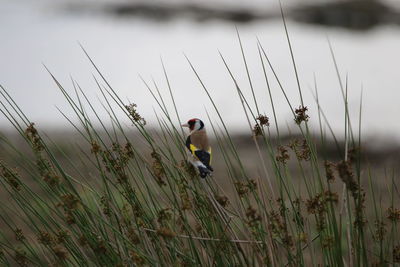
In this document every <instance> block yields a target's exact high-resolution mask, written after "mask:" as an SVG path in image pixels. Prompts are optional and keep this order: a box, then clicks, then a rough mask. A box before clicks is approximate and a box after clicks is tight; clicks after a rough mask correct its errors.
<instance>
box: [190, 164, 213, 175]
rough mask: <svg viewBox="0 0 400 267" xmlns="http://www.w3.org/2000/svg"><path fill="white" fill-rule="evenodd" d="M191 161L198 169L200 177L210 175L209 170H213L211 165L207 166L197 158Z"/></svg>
mask: <svg viewBox="0 0 400 267" xmlns="http://www.w3.org/2000/svg"><path fill="white" fill-rule="evenodd" d="M191 163H192V164H193V166H195V167H196V168H197V169H198V170H199V173H200V177H201V178H206V177H207V176H211V172H212V171H213V169H212V168H211V166H210V167H207V166H206V165H204V164H203V163H202V162H201V161H198V160H196V161H192V162H191Z"/></svg>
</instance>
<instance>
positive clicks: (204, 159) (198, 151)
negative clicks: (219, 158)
mask: <svg viewBox="0 0 400 267" xmlns="http://www.w3.org/2000/svg"><path fill="white" fill-rule="evenodd" d="M182 127H187V128H189V131H190V132H189V135H188V137H187V138H186V144H185V145H186V147H187V148H188V149H189V151H190V153H191V155H192V159H193V160H192V161H191V163H192V164H193V166H195V167H196V168H197V169H198V170H199V173H200V177H201V178H206V177H207V175H209V176H211V173H212V172H213V171H214V170H213V168H212V167H211V159H212V157H211V146H210V142H209V140H208V136H207V132H206V129H205V126H204V122H203V121H202V120H200V119H196V118H194V119H190V120H189V121H188V122H187V123H185V124H182Z"/></svg>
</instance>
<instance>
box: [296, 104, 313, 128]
mask: <svg viewBox="0 0 400 267" xmlns="http://www.w3.org/2000/svg"><path fill="white" fill-rule="evenodd" d="M307 110H308V108H307V107H304V106H303V107H302V106H300V107H299V108H296V110H295V111H294V113H295V114H296V116H295V119H294V121H295V122H296V123H297V124H299V125H300V124H301V122H303V121H308V119H309V118H310V117H309V116H308V115H307V114H306V111H307Z"/></svg>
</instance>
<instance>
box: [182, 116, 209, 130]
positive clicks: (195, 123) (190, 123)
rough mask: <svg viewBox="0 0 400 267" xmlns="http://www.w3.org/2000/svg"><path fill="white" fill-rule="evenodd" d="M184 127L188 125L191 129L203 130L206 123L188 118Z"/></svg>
mask: <svg viewBox="0 0 400 267" xmlns="http://www.w3.org/2000/svg"><path fill="white" fill-rule="evenodd" d="M182 127H188V128H189V130H190V131H195V130H201V129H203V128H204V123H203V122H202V121H201V120H199V119H196V118H194V119H191V120H188V122H187V123H186V124H183V125H182Z"/></svg>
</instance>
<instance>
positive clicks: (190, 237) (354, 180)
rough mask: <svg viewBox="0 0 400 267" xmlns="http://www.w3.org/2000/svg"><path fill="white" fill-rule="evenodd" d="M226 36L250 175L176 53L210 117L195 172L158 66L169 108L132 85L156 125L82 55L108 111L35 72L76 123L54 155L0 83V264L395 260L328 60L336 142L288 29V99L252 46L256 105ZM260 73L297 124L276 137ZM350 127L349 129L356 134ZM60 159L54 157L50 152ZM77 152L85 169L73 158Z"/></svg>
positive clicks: (394, 216)
mask: <svg viewBox="0 0 400 267" xmlns="http://www.w3.org/2000/svg"><path fill="white" fill-rule="evenodd" d="M284 23H285V21H284ZM285 31H286V33H287V28H286V24H285ZM238 38H239V43H240V47H241V56H242V58H243V64H244V67H245V69H246V75H247V78H248V82H249V88H250V89H249V90H250V91H251V96H252V99H248V98H246V97H245V94H244V93H245V92H244V90H246V89H244V88H243V87H241V86H240V85H239V83H238V82H237V79H236V78H235V76H234V74H233V73H232V72H231V70H230V67H229V64H228V63H227V61H226V60H225V58H224V56H223V55H222V54H220V56H221V59H222V63H221V64H224V66H225V67H226V70H227V74H228V77H230V79H231V80H232V83H233V86H234V89H235V91H233V95H235V94H237V96H238V97H239V99H240V102H241V104H242V107H241V108H242V109H243V114H244V115H245V116H246V118H247V122H248V126H249V132H251V136H252V140H253V143H254V146H255V148H256V152H257V153H256V154H255V155H253V157H254V160H258V162H259V164H260V166H261V167H260V169H261V170H262V171H261V172H260V173H259V175H258V176H254V175H252V174H250V173H252V172H249V169H248V167H247V166H246V165H245V164H244V158H243V155H241V154H240V151H239V150H238V148H237V144H236V143H235V139H234V136H232V135H231V134H230V132H229V130H228V126H227V125H226V124H225V122H224V118H223V114H221V113H220V112H219V109H218V103H216V102H215V101H214V99H213V97H212V95H211V93H210V89H209V88H208V87H207V86H206V84H205V82H204V81H203V80H202V77H200V75H199V73H198V72H197V69H196V67H195V64H194V63H193V62H191V61H190V59H189V58H188V57H187V62H188V64H189V65H188V66H189V68H191V69H192V71H193V74H194V77H195V78H196V79H197V80H198V82H199V83H200V85H201V86H202V88H203V90H204V93H205V94H206V95H207V96H208V98H209V100H210V102H211V104H212V106H213V108H214V111H213V114H216V115H215V116H211V115H209V118H208V121H207V126H208V131H209V132H212V133H213V136H215V138H214V141H213V146H214V150H215V151H217V152H216V153H215V154H217V155H219V157H218V158H214V162H218V163H219V164H220V165H221V166H222V165H224V166H225V167H224V168H221V169H220V170H217V171H216V172H215V175H214V176H213V177H208V178H206V179H201V178H199V176H198V175H197V173H196V170H195V169H194V168H193V166H192V165H191V164H190V163H188V161H187V152H186V150H185V147H184V145H183V144H184V139H185V136H184V133H183V131H182V129H181V128H180V126H179V125H180V124H181V122H182V118H181V117H180V115H179V113H178V108H177V106H176V104H175V103H176V102H175V100H174V95H173V92H174V90H173V88H172V87H171V85H170V82H169V78H168V74H167V70H166V68H165V67H164V64H163V69H164V74H165V79H166V86H167V88H168V93H169V98H170V99H169V100H171V101H169V102H171V103H173V105H172V106H169V105H167V104H166V103H167V99H164V98H163V97H162V94H161V92H160V89H159V88H160V87H159V85H158V84H156V83H155V82H153V84H150V83H148V82H146V81H145V80H143V82H144V84H145V86H146V88H147V89H148V90H149V92H150V93H151V95H152V97H153V100H154V102H155V103H156V105H158V107H159V109H160V111H161V113H159V114H157V122H158V130H157V131H154V130H153V129H151V128H149V127H148V126H147V125H146V121H145V118H143V117H142V116H141V115H140V104H141V103H137V105H136V104H134V103H125V102H124V101H122V98H121V96H119V95H118V94H117V93H116V91H115V90H114V88H113V87H112V86H111V85H110V84H109V83H108V82H107V80H106V79H105V77H104V76H103V74H102V73H101V72H100V70H99V68H98V67H97V66H96V65H95V64H94V62H93V61H92V59H91V58H90V57H89V55H88V54H87V53H86V51H85V50H83V51H84V52H85V53H86V55H87V57H88V59H89V60H90V62H91V63H92V64H93V67H94V68H95V70H96V71H97V74H98V75H97V76H96V77H97V78H95V82H96V85H97V87H98V90H99V92H100V95H101V96H102V99H101V103H102V105H103V108H104V109H105V110H106V111H107V114H108V116H109V118H103V117H100V115H99V112H98V110H96V109H95V108H94V105H93V102H92V100H91V99H89V97H88V96H87V95H86V94H85V91H84V90H83V89H82V88H81V87H80V86H79V84H78V83H77V82H75V81H74V80H73V81H72V87H73V88H72V90H67V89H65V88H64V87H63V85H62V84H60V83H59V81H58V80H57V78H56V77H55V76H54V75H53V74H52V73H51V72H50V71H48V72H49V74H50V76H51V77H52V79H53V80H54V82H55V84H56V85H57V87H58V88H59V90H60V92H61V93H62V94H63V95H64V97H65V100H66V101H67V102H68V103H69V105H70V107H71V108H72V110H73V112H74V113H75V115H76V118H77V119H72V118H69V117H67V116H65V118H66V119H67V120H68V121H69V122H70V124H71V126H72V127H73V128H74V129H75V131H76V132H77V133H78V134H79V136H80V137H81V139H82V142H83V145H81V146H80V148H79V150H76V151H75V152H74V153H72V154H71V153H68V154H67V153H64V150H63V149H62V148H60V147H58V144H57V142H53V141H52V140H51V138H50V137H48V136H46V135H45V133H43V132H42V131H40V130H38V129H37V128H36V125H35V124H34V123H33V122H32V121H30V120H29V118H28V116H26V114H24V113H23V111H22V109H21V108H20V107H19V106H18V104H17V103H16V102H15V101H14V100H13V98H12V96H11V95H10V94H9V93H8V91H7V90H6V89H5V88H3V87H1V91H0V94H1V97H2V98H1V100H0V105H1V108H0V111H1V113H2V114H3V116H5V117H6V118H7V119H8V120H9V122H10V124H11V125H12V126H13V127H14V128H15V130H16V131H17V132H18V133H19V134H20V136H21V137H22V138H23V140H24V141H25V142H26V144H27V145H28V146H29V147H30V150H31V153H24V152H23V151H20V150H19V149H18V147H16V146H15V145H14V144H13V143H12V142H10V141H9V140H8V139H6V138H5V137H2V142H3V144H4V146H7V147H8V149H9V151H13V153H16V154H17V155H18V157H19V162H18V164H17V166H9V165H8V164H6V161H7V160H5V161H2V162H0V182H1V185H2V194H4V195H6V196H7V197H4V199H6V201H4V202H3V203H2V205H0V209H1V212H0V217H1V219H2V221H3V225H4V228H3V229H1V231H0V232H1V237H0V248H1V251H0V253H1V254H0V261H1V263H2V265H4V266H14V265H15V264H19V265H20V266H47V265H57V266H58V265H61V266H134V265H138V266H140V265H151V266H158V265H160V266H197V265H198V266H209V265H216V266H264V265H265V266H310V265H314V266H317V265H320V266H366V265H374V264H376V265H382V266H385V265H393V264H395V263H398V262H399V261H400V244H399V242H398V240H399V237H400V236H399V233H398V230H399V229H398V221H399V220H400V210H399V209H398V193H397V191H396V190H397V189H396V186H395V184H396V182H395V179H396V176H395V174H394V173H393V174H388V175H387V178H390V181H389V182H388V183H387V185H386V186H387V192H388V195H389V196H390V197H389V199H390V205H389V206H382V201H381V199H382V196H381V195H379V194H380V193H381V192H376V190H375V188H374V186H373V185H374V181H373V180H374V179H377V177H375V176H374V175H373V174H372V173H371V172H370V170H369V168H368V166H363V162H362V161H361V156H362V151H363V148H362V146H361V144H362V142H361V136H362V134H361V130H360V129H361V119H362V116H361V114H362V106H361V105H360V107H359V114H360V115H359V121H358V122H356V123H355V124H352V123H351V122H350V118H349V107H348V101H347V98H348V93H347V92H348V90H347V83H346V84H343V83H342V80H341V76H340V74H339V71H338V68H337V73H338V78H339V84H340V89H341V91H342V93H343V109H344V110H345V118H344V120H343V121H344V125H345V129H346V130H345V135H344V136H345V140H344V142H339V141H338V138H337V137H336V135H337V133H335V132H333V130H332V128H331V127H330V125H329V122H328V121H327V119H326V116H325V113H324V111H323V108H322V107H321V106H320V105H319V98H318V86H317V82H315V88H314V89H315V99H314V100H315V103H316V104H317V107H318V110H317V111H316V113H314V114H309V111H308V108H307V105H306V101H305V99H303V96H302V88H301V86H300V81H299V77H298V72H297V66H296V61H295V57H294V53H293V51H292V48H291V43H290V39H289V35H288V34H287V40H288V44H289V49H290V55H291V58H292V64H293V67H294V75H295V78H296V80H297V82H298V90H299V99H300V102H299V103H292V102H290V101H289V99H288V97H287V96H286V91H285V88H284V86H283V83H282V82H281V81H280V79H279V75H278V73H277V72H276V71H275V69H274V68H273V64H272V62H271V61H270V59H269V57H268V54H267V52H266V51H265V49H264V47H263V45H262V44H261V42H260V41H259V42H258V43H257V47H258V52H259V60H260V63H261V66H262V69H261V71H262V72H263V74H264V77H265V90H266V91H265V92H266V94H268V96H269V101H270V102H269V103H259V99H258V98H257V97H256V95H255V91H254V87H253V82H252V78H251V73H250V71H249V68H248V62H247V59H246V55H245V51H244V48H243V46H242V43H241V40H240V36H239V34H238ZM331 51H332V56H333V57H332V58H333V59H334V60H335V58H334V54H333V50H331ZM335 66H336V67H337V65H335ZM271 79H274V80H276V81H277V84H278V85H279V87H280V90H281V92H282V93H283V96H284V97H285V99H286V101H287V104H288V108H289V109H290V111H291V113H292V114H293V120H292V121H291V123H292V126H294V127H297V128H298V131H299V133H300V136H297V137H296V138H292V139H291V140H289V141H288V140H287V138H284V137H283V134H282V133H283V130H282V129H280V128H279V126H278V125H279V123H278V119H277V116H276V111H275V108H274V97H273V95H272V93H271V88H270V81H271ZM232 97H234V96H232ZM252 102H253V103H252ZM261 105H271V107H272V114H268V116H271V117H273V121H270V120H269V118H268V117H267V115H266V114H262V113H261V112H260V110H259V107H260V106H261ZM357 108H358V107H357ZM60 112H62V111H60ZM62 114H64V113H62ZM310 116H313V117H316V118H318V121H319V127H318V128H317V129H312V128H311V125H309V122H308V120H309V117H310ZM126 119H128V120H129V124H126V123H125V122H126ZM204 119H206V118H204ZM108 121H109V123H108ZM353 125H358V131H357V130H355V129H353ZM132 128H134V129H135V134H134V135H132ZM326 129H328V130H329V131H328V133H329V134H327V132H326ZM354 132H358V133H357V134H355V133H354ZM330 139H333V140H334V141H335V144H336V149H337V155H339V158H340V159H339V160H337V161H335V162H331V161H329V160H328V158H329V155H328V153H327V149H326V148H327V146H328V144H327V143H328V141H329V140H330ZM10 153H11V152H10ZM60 157H62V158H64V159H67V160H63V161H61V160H60ZM77 159H79V161H81V162H83V165H84V166H86V167H87V168H90V169H91V170H92V171H90V172H85V171H84V170H82V169H80V168H79V167H78V166H76V162H77ZM291 166H295V168H293V167H291ZM14 167H17V168H18V170H16V169H15V168H14ZM72 173H73V175H72ZM365 185H370V186H369V188H366V187H365Z"/></svg>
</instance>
